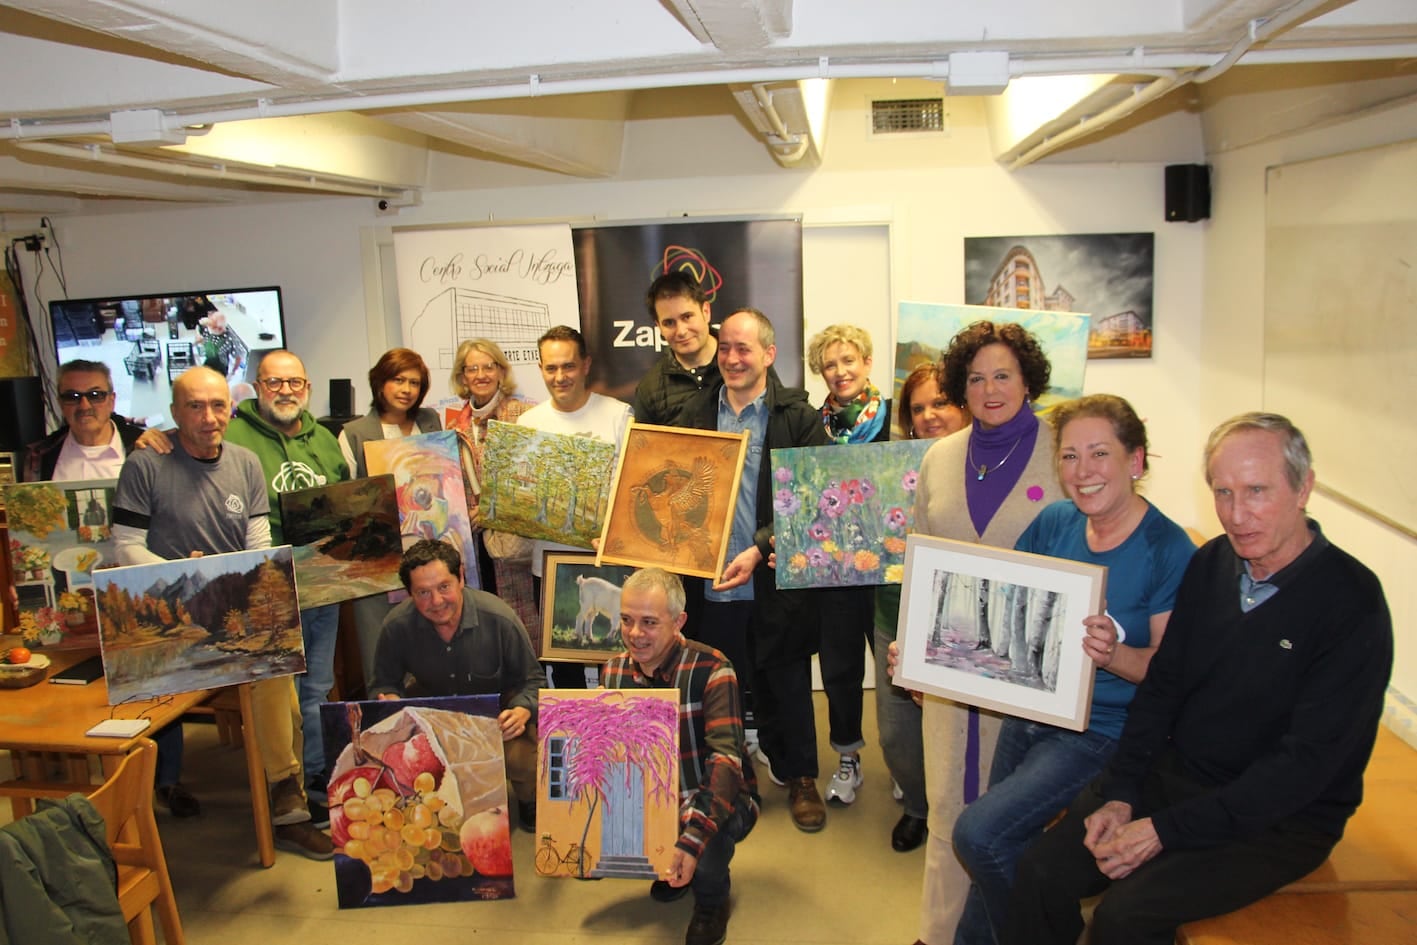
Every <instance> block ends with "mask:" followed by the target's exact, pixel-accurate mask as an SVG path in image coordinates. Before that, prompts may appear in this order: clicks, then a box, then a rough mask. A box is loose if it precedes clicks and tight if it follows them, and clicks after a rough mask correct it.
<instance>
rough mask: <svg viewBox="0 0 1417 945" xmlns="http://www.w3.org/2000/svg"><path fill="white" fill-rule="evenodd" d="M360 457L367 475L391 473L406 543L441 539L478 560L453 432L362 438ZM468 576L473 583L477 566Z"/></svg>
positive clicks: (469, 581)
mask: <svg viewBox="0 0 1417 945" xmlns="http://www.w3.org/2000/svg"><path fill="white" fill-rule="evenodd" d="M364 460H365V467H366V468H367V469H368V471H369V475H371V476H377V475H380V474H382V473H393V476H394V492H395V494H396V495H397V496H398V504H399V530H400V531H401V532H402V533H403V535H404V537H405V539H406V540H405V542H404V543H405V544H408V545H411V544H413V542H415V541H417V540H419V539H421V538H431V539H433V540H434V541H445V542H447V543H448V544H450V545H452V546H453V547H454V548H456V549H457V550H458V552H459V553H460V554H461V555H462V559H463V560H464V561H476V560H477V546H476V545H474V544H473V541H472V522H471V519H470V518H469V516H468V511H467V484H466V481H465V480H464V479H463V470H462V459H461V455H460V453H459V447H458V435H457V433H455V432H454V431H452V430H442V431H439V432H437V433H420V434H418V435H417V436H405V437H402V438H400V439H397V440H370V441H369V442H367V443H365V444H364ZM467 581H468V586H469V587H475V586H476V582H477V569H476V568H469V569H468V577H467Z"/></svg>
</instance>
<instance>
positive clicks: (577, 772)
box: [533, 689, 679, 879]
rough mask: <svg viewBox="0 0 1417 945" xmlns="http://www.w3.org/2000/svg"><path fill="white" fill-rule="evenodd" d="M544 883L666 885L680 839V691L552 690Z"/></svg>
mask: <svg viewBox="0 0 1417 945" xmlns="http://www.w3.org/2000/svg"><path fill="white" fill-rule="evenodd" d="M539 703H540V708H539V716H538V721H537V739H538V742H539V745H538V756H537V765H536V768H537V804H536V835H537V847H536V854H535V858H534V860H533V862H534V863H535V865H536V872H537V874H538V875H540V876H563V877H564V876H574V877H578V878H581V879H598V878H609V877H617V878H626V879H658V878H660V877H662V876H663V875H664V872H665V870H666V869H668V868H669V864H670V861H671V860H672V859H673V856H674V843H675V841H676V840H677V839H678V838H679V690H677V689H628V690H627V689H591V690H575V689H543V690H541V695H540V700H539Z"/></svg>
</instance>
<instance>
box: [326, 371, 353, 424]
mask: <svg viewBox="0 0 1417 945" xmlns="http://www.w3.org/2000/svg"><path fill="white" fill-rule="evenodd" d="M330 416H332V417H352V416H354V382H353V381H351V380H350V379H349V378H347V377H332V378H330Z"/></svg>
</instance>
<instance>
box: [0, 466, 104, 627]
mask: <svg viewBox="0 0 1417 945" xmlns="http://www.w3.org/2000/svg"><path fill="white" fill-rule="evenodd" d="M117 482H118V480H116V479H91V480H83V481H73V482H28V483H21V484H14V483H11V484H9V485H7V486H5V514H6V517H7V519H8V522H9V529H10V540H9V542H8V544H7V550H8V551H9V554H10V574H11V576H12V578H13V580H14V584H15V598H16V602H17V605H18V606H17V611H18V619H19V627H18V629H19V633H20V637H21V638H22V639H23V640H24V644H25V646H27V647H30V648H31V649H38V648H46V649H56V650H62V649H74V648H78V647H92V646H98V613H97V610H96V609H95V607H94V591H93V577H92V574H93V571H94V569H95V568H105V567H113V565H115V564H116V563H117V562H118V557H117V551H116V546H115V545H114V543H113V532H112V525H111V523H110V520H109V514H110V509H111V508H112V504H113V492H114V488H115V486H116V485H117Z"/></svg>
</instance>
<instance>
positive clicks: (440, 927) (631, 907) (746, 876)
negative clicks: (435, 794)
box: [159, 692, 924, 945]
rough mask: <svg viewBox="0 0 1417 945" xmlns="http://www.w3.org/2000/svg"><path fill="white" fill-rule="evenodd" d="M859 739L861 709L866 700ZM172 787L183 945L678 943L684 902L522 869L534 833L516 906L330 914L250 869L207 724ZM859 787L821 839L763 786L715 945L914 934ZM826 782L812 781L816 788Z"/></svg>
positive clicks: (876, 801) (871, 773)
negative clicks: (181, 781)
mask: <svg viewBox="0 0 1417 945" xmlns="http://www.w3.org/2000/svg"><path fill="white" fill-rule="evenodd" d="M866 714H867V717H866V727H865V729H866V732H867V733H868V734H867V737H868V739H869V740H870V741H871V742H873V743H874V741H875V738H874V732H875V712H874V706H873V705H872V694H871V693H870V692H868V693H867V694H866ZM817 719H818V727H819V730H820V734H821V747H820V752H821V759H822V763H823V772H822V773H823V775H829V774H830V773H831V770H832V769H833V768H834V767H835V756H834V755H831V754H829V749H828V747H827V744H826V708H825V703H824V701H823V699H822V696H821V694H820V693H819V694H818V695H817ZM187 752H188V754H187V761H186V764H185V766H184V767H185V770H186V772H187V774H186V776H185V780H186V781H187V783H188V784H189V785H190V786H191V788H192V789H193V792H194V793H195V794H196V795H197V796H198V797H199V798H200V799H201V801H202V807H203V810H202V815H201V816H200V817H197V818H194V819H192V820H184V821H177V820H173V819H171V818H168V817H167V816H166V815H165V814H159V822H160V827H161V831H162V835H163V843H164V846H165V849H166V851H167V858H168V863H169V866H170V870H171V872H172V878H173V883H174V885H175V887H176V890H177V897H178V905H179V908H180V910H181V913H182V921H183V925H184V927H185V928H186V931H187V937H188V940H189V941H191V942H192V943H194V945H225V943H231V945H237V943H240V945H249V943H261V945H273V943H281V942H291V943H299V945H355V943H364V942H378V943H380V945H436V943H443V942H459V943H462V942H467V941H483V942H490V943H501V942H509V943H510V942H516V943H524V945H542V943H550V942H556V943H576V942H596V943H600V942H633V943H661V942H663V943H675V942H682V941H683V936H684V928H685V926H686V925H687V923H688V920H689V915H690V912H691V909H692V906H691V902H690V900H689V899H688V898H685V899H683V900H680V901H679V902H676V903H671V904H667V905H666V904H660V903H656V902H653V901H652V900H650V899H649V897H648V895H647V894H646V893H647V891H648V884H647V883H645V882H644V881H642V880H641V881H635V880H601V881H598V882H578V881H575V880H568V879H545V878H542V877H539V876H537V875H536V874H535V872H534V870H533V869H532V866H531V857H532V849H533V839H534V838H533V837H532V836H531V835H530V834H527V833H522V832H520V831H516V832H514V837H513V856H514V859H515V864H516V870H517V873H516V877H517V880H516V881H517V896H516V898H515V899H510V900H503V901H498V902H476V903H462V904H456V905H441V904H439V905H420V906H402V907H391V908H382V909H355V910H345V911H340V910H339V909H338V908H337V907H336V903H335V892H334V887H333V882H332V881H333V868H332V866H331V865H330V864H329V863H315V862H311V861H309V860H305V859H303V858H301V857H299V856H296V855H294V854H291V853H284V852H278V853H277V855H276V863H275V866H274V867H272V868H271V869H269V870H263V869H261V868H260V867H259V866H258V864H257V860H256V846H255V840H254V838H253V836H252V833H251V808H250V803H249V797H248V795H247V794H246V785H245V776H244V773H243V772H244V769H243V767H242V763H241V756H240V754H239V753H238V752H237V751H236V750H234V749H231V748H228V747H224V746H222V745H219V744H218V743H217V740H216V736H215V732H214V730H213V729H212V728H211V727H210V726H207V725H200V724H197V725H188V726H187ZM863 766H864V772H865V776H866V783H865V785H864V786H863V787H862V789H861V791H860V792H859V795H858V797H857V801H856V803H855V804H854V805H852V806H851V807H849V808H841V807H836V806H835V805H833V806H832V809H831V810H830V811H829V813H828V815H827V826H826V829H825V830H823V831H822V832H820V833H817V834H805V833H802V832H800V831H798V830H797V829H796V828H795V827H793V826H792V822H791V819H790V818H789V817H788V814H787V809H786V804H787V792H786V791H785V790H784V789H783V788H779V787H776V786H775V785H773V784H772V783H771V782H765V783H764V785H763V788H762V789H763V816H762V818H761V820H759V822H758V826H757V828H756V829H755V830H754V831H753V833H752V834H751V835H750V836H749V837H748V838H747V840H745V841H744V842H743V843H742V844H741V845H740V846H739V847H738V853H737V855H736V856H735V858H734V861H733V890H734V892H733V918H732V920H731V922H730V924H729V931H728V940H729V941H730V942H733V943H741V945H751V943H767V942H775V943H776V942H784V943H789V942H790V943H821V945H828V943H832V945H835V943H843V945H845V943H852V945H874V943H880V945H907V943H909V942H913V941H914V940H915V938H916V934H917V932H918V928H917V916H918V908H919V899H920V870H921V867H922V864H923V862H924V851H923V849H922V850H916V851H913V852H911V853H907V854H901V853H896V852H894V851H893V850H892V849H891V848H890V829H891V827H892V825H894V823H895V822H896V819H897V818H898V817H899V816H900V805H898V804H897V803H895V802H894V801H893V800H891V794H890V789H891V784H890V778H889V776H888V775H887V773H886V771H885V766H884V764H883V763H882V761H881V755H880V751H879V749H878V748H876V746H875V745H874V744H872V745H870V746H868V748H867V749H866V751H865V752H864V753H863ZM819 785H822V786H824V785H825V777H824V778H822V779H820V780H819Z"/></svg>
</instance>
